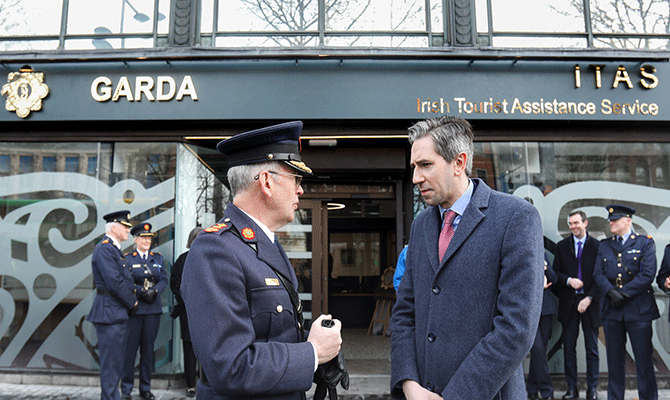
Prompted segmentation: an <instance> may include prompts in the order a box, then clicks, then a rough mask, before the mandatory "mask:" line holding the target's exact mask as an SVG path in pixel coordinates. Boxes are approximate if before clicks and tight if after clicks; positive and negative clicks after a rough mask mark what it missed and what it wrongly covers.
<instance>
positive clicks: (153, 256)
mask: <svg viewBox="0 0 670 400" xmlns="http://www.w3.org/2000/svg"><path fill="white" fill-rule="evenodd" d="M124 257H125V259H126V262H127V263H128V266H129V267H130V273H131V274H132V276H133V281H134V291H135V296H137V303H138V304H137V306H138V307H137V315H146V314H162V313H163V306H162V305H161V294H162V293H163V291H164V290H165V288H166V287H167V284H168V278H167V272H166V271H165V267H164V261H163V256H162V255H161V253H157V252H153V251H149V253H148V254H147V261H146V263H145V262H144V260H142V256H141V255H140V253H138V252H137V250H135V251H133V252H132V253H128V254H126V255H125V256H124ZM145 265H146V267H145ZM145 279H148V282H150V284H149V285H153V288H154V289H156V291H157V292H158V295H157V296H156V300H155V301H154V302H153V303H151V304H149V303H147V302H145V301H144V300H142V297H141V296H140V293H142V289H144V280H145Z"/></svg>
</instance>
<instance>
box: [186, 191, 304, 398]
mask: <svg viewBox="0 0 670 400" xmlns="http://www.w3.org/2000/svg"><path fill="white" fill-rule="evenodd" d="M232 229H236V230H237V232H238V233H239V234H240V236H237V235H236V234H235V233H234V232H233V231H232ZM249 244H252V245H255V246H256V247H257V250H258V251H256V250H254V249H253V248H252V247H251V246H249ZM270 265H272V266H273V267H274V268H276V269H277V270H278V271H280V272H281V273H282V274H284V275H285V276H286V277H288V278H289V279H290V280H291V282H292V284H293V285H294V287H297V285H298V282H297V279H296V276H295V272H294V271H293V268H292V267H291V264H290V263H289V261H288V258H287V257H286V254H285V253H284V252H283V251H281V252H280V250H279V248H278V247H277V246H275V245H274V244H273V243H272V242H271V241H270V239H268V237H267V235H266V234H265V233H264V232H263V231H261V229H260V228H259V227H258V226H257V225H256V224H255V223H254V222H253V221H252V220H251V219H250V218H249V217H248V216H247V215H246V214H244V212H242V211H241V210H240V209H239V208H237V207H236V206H234V205H233V204H232V203H231V204H228V206H227V208H226V211H225V218H224V219H222V220H221V221H220V222H219V224H217V225H214V226H213V227H210V228H207V229H205V230H204V231H203V232H202V233H201V234H200V235H198V237H197V238H196V239H195V241H194V242H193V244H192V246H191V249H190V251H189V254H188V257H187V258H186V263H185V265H184V272H183V274H182V283H181V293H182V296H183V298H184V302H185V304H186V312H187V314H188V324H189V330H190V333H191V340H192V343H193V349H194V351H195V354H196V357H197V358H198V361H199V362H200V364H201V366H202V369H203V370H204V372H205V374H206V376H207V379H208V381H209V385H203V384H202V381H201V382H200V383H199V384H198V388H197V396H198V399H199V400H200V399H235V398H263V399H301V398H303V399H304V398H305V396H304V392H305V391H307V390H308V389H309V388H310V387H311V384H312V379H313V376H314V367H315V359H314V350H313V347H312V345H311V343H307V342H304V341H303V338H302V337H301V335H300V332H299V329H298V326H297V319H296V315H295V313H294V312H293V306H292V304H291V300H290V298H289V295H288V292H287V291H286V289H285V288H284V287H283V286H282V284H281V282H280V281H279V279H278V278H277V275H276V274H275V272H274V271H273V270H272V269H271V268H270Z"/></svg>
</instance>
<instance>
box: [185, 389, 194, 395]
mask: <svg viewBox="0 0 670 400" xmlns="http://www.w3.org/2000/svg"><path fill="white" fill-rule="evenodd" d="M186 397H195V388H188V389H186Z"/></svg>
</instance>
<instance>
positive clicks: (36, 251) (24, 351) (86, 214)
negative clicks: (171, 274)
mask: <svg viewBox="0 0 670 400" xmlns="http://www.w3.org/2000/svg"><path fill="white" fill-rule="evenodd" d="M176 151H177V144H175V143H159V144H145V143H133V144H132V146H131V145H123V144H116V145H115V146H113V145H112V144H110V143H72V142H68V143H58V142H54V143H0V154H2V153H4V154H5V155H4V156H0V172H1V171H2V169H3V168H4V170H5V174H4V175H5V176H2V177H0V192H1V194H0V218H2V220H3V222H9V223H7V224H6V229H5V231H4V235H5V236H6V240H7V250H8V257H7V262H5V263H1V264H0V276H1V277H2V281H1V282H0V283H1V284H2V288H3V291H5V292H8V293H9V296H11V297H8V298H10V299H13V303H12V304H14V312H13V314H11V318H12V320H11V321H9V322H7V323H8V326H9V328H8V329H5V330H3V331H2V332H0V335H2V337H1V338H0V355H1V356H2V357H0V360H1V361H0V367H4V368H7V367H10V366H11V368H21V369H37V370H44V369H58V370H77V371H81V370H96V369H98V364H97V362H96V361H95V360H96V359H97V356H98V355H97V352H96V350H95V349H94V346H95V344H96V343H97V337H96V334H95V329H94V327H93V325H92V324H91V323H89V322H87V321H86V320H85V317H86V315H87V314H88V312H89V310H90V307H91V302H92V296H91V294H92V292H93V289H94V288H93V282H92V279H91V261H90V260H91V259H90V257H91V253H92V252H93V249H94V247H95V245H96V244H97V243H98V242H99V241H100V239H101V237H102V235H103V234H104V231H105V221H104V220H103V219H102V216H103V215H104V214H107V213H109V212H111V211H117V210H122V209H127V210H129V211H130V215H131V219H132V221H133V222H139V221H147V222H149V223H151V224H152V225H153V228H154V230H155V231H157V232H158V235H157V237H156V239H155V241H154V247H153V250H154V251H158V252H159V253H161V254H163V256H164V258H165V260H166V268H169V265H170V264H171V262H172V259H173V257H172V255H173V245H174V232H175V223H174V221H175V219H174V209H175V180H176V177H175V171H176V169H175V164H176ZM73 153H75V154H78V155H79V156H76V157H75V156H72V154H73ZM6 154H21V156H9V155H6ZM147 154H152V155H156V157H157V159H158V167H159V168H160V171H153V172H151V174H149V175H151V176H147V174H146V173H145V172H146V166H147V165H148V164H147V161H146V156H145V155H147ZM13 157H15V158H13ZM39 158H41V159H42V165H41V167H42V168H41V169H39V170H38V171H36V172H35V171H34V170H33V165H34V162H33V161H34V160H38V159H39ZM13 160H15V161H13ZM60 160H62V161H63V163H64V165H63V168H64V169H65V170H69V171H71V172H70V173H68V174H67V176H65V174H61V173H59V171H58V168H57V167H56V168H55V169H56V172H53V171H51V172H43V171H42V170H47V169H48V170H53V169H54V167H53V166H54V165H55V164H57V163H58V162H60ZM80 160H88V161H87V162H90V163H89V164H88V166H89V167H90V166H91V165H97V164H98V162H99V165H100V168H99V169H98V170H97V171H95V170H94V171H95V172H97V175H96V176H89V174H88V172H90V170H91V168H89V169H88V170H83V169H82V171H81V172H83V173H80V169H79V167H80ZM92 160H93V161H92ZM143 160H145V161H143ZM12 162H16V163H17V165H16V167H14V168H12V167H11V163H12ZM140 171H142V172H141V173H140ZM121 245H122V250H123V251H124V252H128V251H131V250H132V249H133V242H132V240H128V241H126V242H123V243H122V244H121ZM161 296H162V300H163V305H164V307H167V305H168V304H171V302H172V293H171V291H170V290H165V291H164V292H163V293H162V295H161ZM35 298H37V299H41V300H40V301H37V302H31V301H33V300H32V299H35ZM42 300H44V301H42ZM7 315H10V314H5V316H7ZM27 320H30V321H33V322H34V323H31V327H30V329H29V330H28V331H26V329H28V328H26V326H25V325H24V321H27ZM3 323H4V321H3ZM19 332H21V336H17V335H18V334H19ZM172 332H173V330H172V320H171V319H170V317H169V315H168V314H167V313H165V314H163V315H162V316H161V323H160V332H159V336H158V338H157V339H156V344H155V351H156V366H157V370H158V371H160V370H161V369H163V370H164V371H166V372H168V373H174V371H173V370H172V369H174V364H173V363H172V362H171V361H172V357H173V352H172V349H171V346H172V345H171V343H172V341H173V337H172ZM26 338H28V342H27V343H24V341H25V340H26ZM171 368H172V369H171Z"/></svg>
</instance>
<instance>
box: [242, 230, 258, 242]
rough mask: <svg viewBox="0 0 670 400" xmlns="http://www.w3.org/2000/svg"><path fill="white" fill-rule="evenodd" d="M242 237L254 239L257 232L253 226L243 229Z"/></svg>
mask: <svg viewBox="0 0 670 400" xmlns="http://www.w3.org/2000/svg"><path fill="white" fill-rule="evenodd" d="M242 237H243V238H245V239H247V240H253V239H254V238H255V237H256V232H254V230H253V229H251V228H244V229H242Z"/></svg>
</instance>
